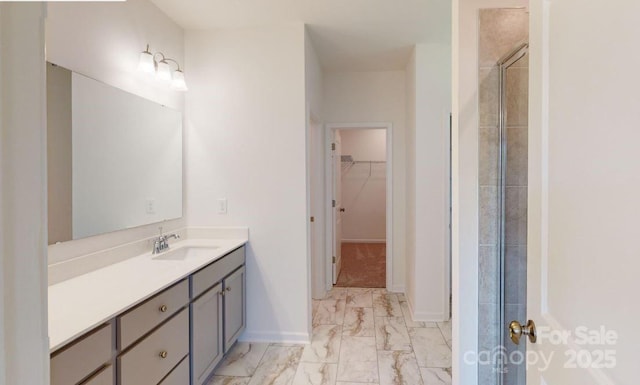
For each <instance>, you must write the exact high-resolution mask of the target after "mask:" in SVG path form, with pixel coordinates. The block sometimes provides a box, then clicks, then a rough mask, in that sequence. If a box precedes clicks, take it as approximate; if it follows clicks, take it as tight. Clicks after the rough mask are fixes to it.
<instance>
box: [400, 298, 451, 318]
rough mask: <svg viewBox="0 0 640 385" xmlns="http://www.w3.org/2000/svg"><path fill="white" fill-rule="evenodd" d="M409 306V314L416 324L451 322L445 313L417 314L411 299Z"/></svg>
mask: <svg viewBox="0 0 640 385" xmlns="http://www.w3.org/2000/svg"><path fill="white" fill-rule="evenodd" d="M407 305H408V306H409V313H410V314H411V317H412V318H413V320H414V321H415V322H444V321H448V320H449V317H448V316H446V315H445V314H444V313H429V312H416V311H415V310H414V307H413V303H412V302H411V298H409V297H407Z"/></svg>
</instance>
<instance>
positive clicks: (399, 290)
mask: <svg viewBox="0 0 640 385" xmlns="http://www.w3.org/2000/svg"><path fill="white" fill-rule="evenodd" d="M387 290H388V291H390V292H392V293H402V294H404V290H405V287H404V285H393V286H391V289H389V288H387Z"/></svg>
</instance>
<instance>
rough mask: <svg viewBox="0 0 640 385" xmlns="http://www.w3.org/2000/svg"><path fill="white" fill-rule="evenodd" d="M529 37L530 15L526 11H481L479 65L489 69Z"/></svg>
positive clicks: (503, 9)
mask: <svg viewBox="0 0 640 385" xmlns="http://www.w3.org/2000/svg"><path fill="white" fill-rule="evenodd" d="M528 36H529V14H528V13H527V12H526V10H524V9H506V8H502V9H483V10H481V11H480V36H479V39H480V41H479V54H480V57H479V64H480V67H489V66H493V65H495V64H496V63H497V61H498V60H500V58H502V57H503V56H504V55H506V54H507V53H509V52H510V51H512V50H513V49H514V48H515V47H516V46H517V44H518V43H520V42H522V41H524V40H527V39H528Z"/></svg>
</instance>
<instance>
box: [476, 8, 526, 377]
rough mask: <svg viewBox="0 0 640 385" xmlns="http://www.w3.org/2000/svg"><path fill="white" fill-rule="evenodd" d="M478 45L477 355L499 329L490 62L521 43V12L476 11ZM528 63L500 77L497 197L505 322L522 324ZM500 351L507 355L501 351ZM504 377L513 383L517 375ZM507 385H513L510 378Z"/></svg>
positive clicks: (486, 368) (485, 369) (494, 102)
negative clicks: (503, 99)
mask: <svg viewBox="0 0 640 385" xmlns="http://www.w3.org/2000/svg"><path fill="white" fill-rule="evenodd" d="M479 17H480V41H479V69H478V70H479V81H480V85H479V90H480V91H479V112H480V121H479V127H478V129H479V156H480V159H479V186H480V187H479V206H480V207H479V213H480V217H479V221H480V223H479V255H478V263H479V315H480V317H479V350H480V351H491V352H493V351H495V349H496V348H497V347H499V346H500V345H501V344H503V343H504V342H502V341H499V340H498V338H499V337H498V336H499V334H498V332H499V328H503V327H506V325H499V312H500V308H499V292H498V290H499V288H500V276H499V267H500V265H499V251H498V250H499V249H498V246H499V241H500V235H499V234H498V228H499V227H498V223H499V222H498V221H499V217H498V205H499V202H498V188H499V187H498V186H499V175H498V161H499V158H498V157H499V152H498V146H499V143H500V137H499V117H500V115H499V112H500V105H499V103H500V79H499V67H498V65H497V63H498V61H499V60H500V59H501V58H502V57H503V56H504V55H506V54H508V53H509V52H511V51H513V50H514V49H515V48H516V47H517V46H518V45H519V43H521V42H524V41H526V40H527V38H528V30H529V22H528V20H529V14H528V12H527V11H526V10H524V9H485V10H481V11H480V15H479ZM527 59H528V56H527V57H525V58H523V59H521V60H520V61H519V62H518V63H516V65H514V66H513V67H511V68H510V69H509V74H508V76H507V78H508V80H507V110H508V113H507V138H508V140H507V154H508V157H507V162H506V163H507V164H506V173H507V175H506V186H507V187H506V194H505V209H506V210H505V211H506V221H505V222H506V223H505V241H506V242H505V243H506V250H505V251H506V264H507V266H506V270H507V271H508V274H507V275H506V286H507V290H506V294H507V296H506V303H507V305H506V306H507V309H506V310H507V317H510V316H513V317H515V318H522V319H521V320H520V321H523V320H524V312H525V308H526V307H525V303H526V302H525V301H526V235H527V231H526V224H527V213H526V204H527V187H526V186H527V121H528V111H527V106H528V87H527V84H528V83H527V81H528V68H527V65H528V60H527ZM505 346H506V347H508V348H511V347H510V346H509V345H508V344H505ZM514 369H515V370H511V372H510V373H509V374H508V376H516V377H520V376H521V375H522V374H523V373H518V371H517V368H514ZM498 375H499V373H498V372H497V371H496V370H495V367H494V366H493V365H479V384H480V385H494V384H496V383H497V378H498ZM506 383H507V384H517V383H518V378H513V379H508V380H507V382H506Z"/></svg>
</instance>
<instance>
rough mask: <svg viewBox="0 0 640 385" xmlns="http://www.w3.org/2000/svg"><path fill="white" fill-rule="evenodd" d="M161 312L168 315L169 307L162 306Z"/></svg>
mask: <svg viewBox="0 0 640 385" xmlns="http://www.w3.org/2000/svg"><path fill="white" fill-rule="evenodd" d="M160 311H161V312H162V313H166V311H167V305H162V306H160Z"/></svg>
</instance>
